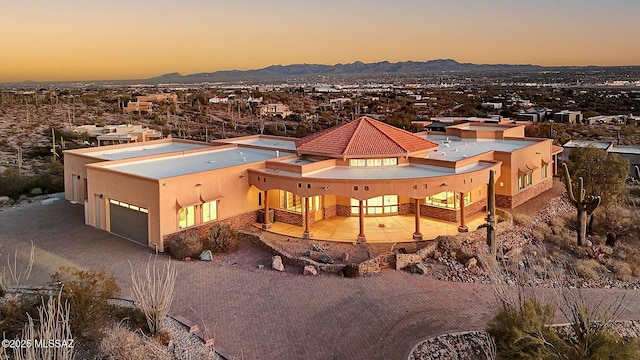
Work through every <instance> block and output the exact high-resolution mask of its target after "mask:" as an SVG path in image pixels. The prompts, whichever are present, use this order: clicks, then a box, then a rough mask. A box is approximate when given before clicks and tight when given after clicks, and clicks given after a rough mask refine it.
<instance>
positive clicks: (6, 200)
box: [0, 196, 11, 204]
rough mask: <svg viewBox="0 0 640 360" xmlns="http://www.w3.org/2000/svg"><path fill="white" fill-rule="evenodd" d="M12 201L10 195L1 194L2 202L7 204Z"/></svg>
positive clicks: (0, 199)
mask: <svg viewBox="0 0 640 360" xmlns="http://www.w3.org/2000/svg"><path fill="white" fill-rule="evenodd" d="M10 201H11V198H10V197H8V196H0V204H6V203H8V202H10Z"/></svg>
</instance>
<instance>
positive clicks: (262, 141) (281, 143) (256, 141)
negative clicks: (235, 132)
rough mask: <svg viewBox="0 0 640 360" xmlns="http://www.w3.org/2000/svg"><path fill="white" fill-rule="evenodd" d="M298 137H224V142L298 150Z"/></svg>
mask: <svg viewBox="0 0 640 360" xmlns="http://www.w3.org/2000/svg"><path fill="white" fill-rule="evenodd" d="M295 141H296V139H291V140H285V139H270V138H264V137H255V138H251V139H238V140H233V139H224V142H226V143H227V144H238V145H253V146H261V147H266V148H271V149H274V150H292V151H295V150H296V143H295Z"/></svg>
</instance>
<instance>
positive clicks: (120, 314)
mask: <svg viewBox="0 0 640 360" xmlns="http://www.w3.org/2000/svg"><path fill="white" fill-rule="evenodd" d="M107 313H108V314H109V317H110V318H111V320H112V322H116V323H120V324H126V325H128V327H129V329H131V330H141V331H143V332H145V333H149V328H148V325H147V318H146V317H145V316H144V313H143V312H142V310H140V309H138V308H137V307H131V306H126V305H124V306H123V305H116V304H109V305H108V307H107Z"/></svg>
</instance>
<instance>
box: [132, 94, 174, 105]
mask: <svg viewBox="0 0 640 360" xmlns="http://www.w3.org/2000/svg"><path fill="white" fill-rule="evenodd" d="M136 100H137V101H138V102H151V103H159V102H163V101H164V102H171V103H174V104H176V103H177V102H178V95H176V94H164V93H162V94H151V95H142V96H138V97H136Z"/></svg>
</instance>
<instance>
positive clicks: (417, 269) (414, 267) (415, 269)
mask: <svg viewBox="0 0 640 360" xmlns="http://www.w3.org/2000/svg"><path fill="white" fill-rule="evenodd" d="M404 269H405V270H407V271H408V272H410V273H414V274H422V275H424V274H428V273H429V269H427V267H426V266H425V265H424V264H423V263H417V264H411V265H408V266H406V267H405V268H404Z"/></svg>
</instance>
